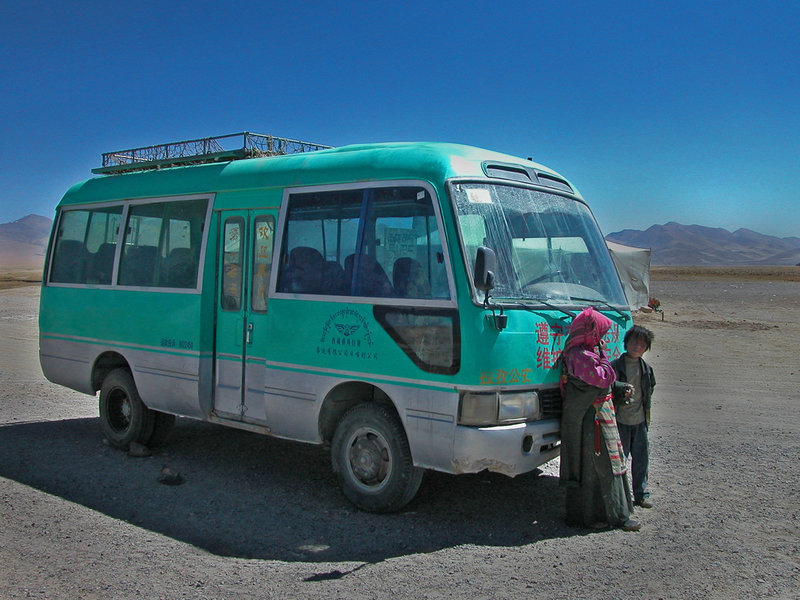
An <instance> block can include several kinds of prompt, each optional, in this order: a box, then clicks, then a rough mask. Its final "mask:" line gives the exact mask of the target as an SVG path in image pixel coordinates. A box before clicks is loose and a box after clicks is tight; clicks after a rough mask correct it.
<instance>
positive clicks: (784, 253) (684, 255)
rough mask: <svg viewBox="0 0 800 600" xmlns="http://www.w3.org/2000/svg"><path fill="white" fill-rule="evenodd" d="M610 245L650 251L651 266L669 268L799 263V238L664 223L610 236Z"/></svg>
mask: <svg viewBox="0 0 800 600" xmlns="http://www.w3.org/2000/svg"><path fill="white" fill-rule="evenodd" d="M606 239H608V240H611V241H612V242H617V243H620V244H625V245H628V246H636V247H639V248H650V249H651V250H652V257H651V263H652V264H653V265H668V266H758V265H764V266H780V265H796V264H798V263H800V238H798V237H785V238H778V237H774V236H770V235H764V234H761V233H757V232H755V231H751V230H749V229H738V230H736V231H734V232H733V233H731V232H730V231H728V230H726V229H722V228H718V227H703V226H701V225H681V224H680V223H674V222H670V223H666V224H664V225H653V226H652V227H650V228H648V229H647V230H645V231H638V230H633V229H625V230H623V231H617V232H615V233H610V234H609V235H607V236H606Z"/></svg>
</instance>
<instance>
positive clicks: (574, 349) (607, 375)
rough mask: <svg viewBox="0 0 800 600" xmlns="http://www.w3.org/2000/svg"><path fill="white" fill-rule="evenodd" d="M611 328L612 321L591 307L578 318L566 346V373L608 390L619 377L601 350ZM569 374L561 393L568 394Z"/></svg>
mask: <svg viewBox="0 0 800 600" xmlns="http://www.w3.org/2000/svg"><path fill="white" fill-rule="evenodd" d="M609 329H611V320H610V319H609V318H608V317H606V316H605V315H603V314H601V313H599V312H597V311H596V310H594V309H593V308H591V307H590V308H587V309H585V310H583V311H581V313H580V314H579V315H578V316H577V317H575V318H574V319H573V321H572V325H570V328H569V337H567V341H566V343H565V344H564V354H563V356H564V366H565V367H566V372H569V373H570V374H572V375H574V376H575V377H577V378H578V379H581V380H582V381H585V382H586V383H588V384H589V385H593V386H595V387H599V388H606V387H608V386H610V385H611V384H612V383H614V381H615V380H616V378H617V376H616V373H614V369H613V368H612V367H611V363H609V362H608V358H606V355H605V352H603V351H602V350H601V349H598V348H597V347H598V346H599V345H600V340H601V339H603V336H604V335H605V334H606V333H607V332H608V330H609ZM566 372H562V376H561V393H562V395H563V394H564V390H565V387H564V386H565V385H566V379H567V377H566Z"/></svg>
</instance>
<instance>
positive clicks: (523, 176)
mask: <svg viewBox="0 0 800 600" xmlns="http://www.w3.org/2000/svg"><path fill="white" fill-rule="evenodd" d="M483 170H484V172H485V173H486V176H487V177H496V178H498V179H511V180H513V181H523V182H525V183H531V182H532V180H531V176H530V174H529V173H528V171H527V170H526V169H524V168H523V167H519V166H516V165H502V164H500V165H499V164H484V165H483Z"/></svg>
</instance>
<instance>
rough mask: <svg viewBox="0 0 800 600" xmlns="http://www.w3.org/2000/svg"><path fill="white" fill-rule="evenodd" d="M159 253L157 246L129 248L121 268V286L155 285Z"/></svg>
mask: <svg viewBox="0 0 800 600" xmlns="http://www.w3.org/2000/svg"><path fill="white" fill-rule="evenodd" d="M157 253H158V249H157V248H156V247H155V246H131V247H130V248H127V249H126V252H125V256H124V257H123V259H122V265H121V266H120V272H119V282H120V284H122V285H153V275H154V271H155V266H156V254H157Z"/></svg>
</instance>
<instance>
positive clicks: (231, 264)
mask: <svg viewBox="0 0 800 600" xmlns="http://www.w3.org/2000/svg"><path fill="white" fill-rule="evenodd" d="M243 234H244V221H243V220H242V219H241V218H239V217H232V218H230V219H228V220H226V221H225V228H224V231H223V236H224V238H223V250H222V290H221V292H222V297H221V298H220V305H221V306H222V308H223V309H225V310H239V309H240V308H241V306H242V266H243V265H242V263H243V252H242V237H243Z"/></svg>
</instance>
